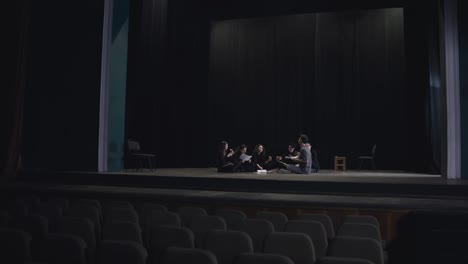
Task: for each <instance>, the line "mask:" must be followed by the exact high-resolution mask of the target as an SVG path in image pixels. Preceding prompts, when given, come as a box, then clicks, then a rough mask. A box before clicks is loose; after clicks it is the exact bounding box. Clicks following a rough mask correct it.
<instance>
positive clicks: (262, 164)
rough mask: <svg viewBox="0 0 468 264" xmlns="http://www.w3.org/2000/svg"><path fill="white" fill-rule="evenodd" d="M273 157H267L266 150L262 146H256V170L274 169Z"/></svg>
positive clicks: (254, 157)
mask: <svg viewBox="0 0 468 264" xmlns="http://www.w3.org/2000/svg"><path fill="white" fill-rule="evenodd" d="M272 160H273V159H272V158H271V156H268V157H267V155H266V153H265V148H264V147H263V145H262V144H258V145H257V146H255V149H254V152H253V153H252V164H253V165H254V167H255V169H256V170H270V169H272V168H273V167H272V166H273V162H272Z"/></svg>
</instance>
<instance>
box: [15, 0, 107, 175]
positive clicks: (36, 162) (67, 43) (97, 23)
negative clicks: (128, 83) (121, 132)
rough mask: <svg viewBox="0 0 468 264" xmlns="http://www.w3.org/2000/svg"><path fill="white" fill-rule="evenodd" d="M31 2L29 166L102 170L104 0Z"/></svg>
mask: <svg viewBox="0 0 468 264" xmlns="http://www.w3.org/2000/svg"><path fill="white" fill-rule="evenodd" d="M31 2H32V3H31V12H30V13H31V24H30V50H29V54H30V56H29V68H28V86H27V91H26V97H25V122H24V143H23V153H22V159H23V166H24V167H25V168H26V169H47V170H84V171H86V170H97V155H98V147H97V146H98V142H97V141H98V131H99V123H98V121H99V89H100V69H101V47H102V45H101V41H102V20H103V0H97V1H96V0H84V1H79V2H78V1H60V0H51V1H31Z"/></svg>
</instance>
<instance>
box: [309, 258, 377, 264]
mask: <svg viewBox="0 0 468 264" xmlns="http://www.w3.org/2000/svg"><path fill="white" fill-rule="evenodd" d="M317 264H374V263H373V262H372V261H370V260H367V259H359V258H341V257H324V258H321V259H320V260H319V261H318V262H317Z"/></svg>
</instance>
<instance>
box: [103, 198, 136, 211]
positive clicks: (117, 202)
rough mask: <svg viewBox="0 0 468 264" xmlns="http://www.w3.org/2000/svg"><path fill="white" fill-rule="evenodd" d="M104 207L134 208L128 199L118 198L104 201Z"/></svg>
mask: <svg viewBox="0 0 468 264" xmlns="http://www.w3.org/2000/svg"><path fill="white" fill-rule="evenodd" d="M105 208H106V210H107V209H110V208H127V209H128V208H129V209H135V207H134V206H133V204H132V203H130V202H129V201H120V200H110V201H107V202H106V203H105Z"/></svg>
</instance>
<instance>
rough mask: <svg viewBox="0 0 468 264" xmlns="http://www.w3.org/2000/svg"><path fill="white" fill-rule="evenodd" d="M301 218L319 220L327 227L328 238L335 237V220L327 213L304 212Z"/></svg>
mask: <svg viewBox="0 0 468 264" xmlns="http://www.w3.org/2000/svg"><path fill="white" fill-rule="evenodd" d="M300 219H301V220H312V221H319V222H320V223H322V225H323V227H324V228H325V232H327V237H328V239H329V240H330V239H333V238H334V237H335V228H334V227H333V222H332V219H331V218H330V216H328V215H326V214H303V215H301V217H300Z"/></svg>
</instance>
